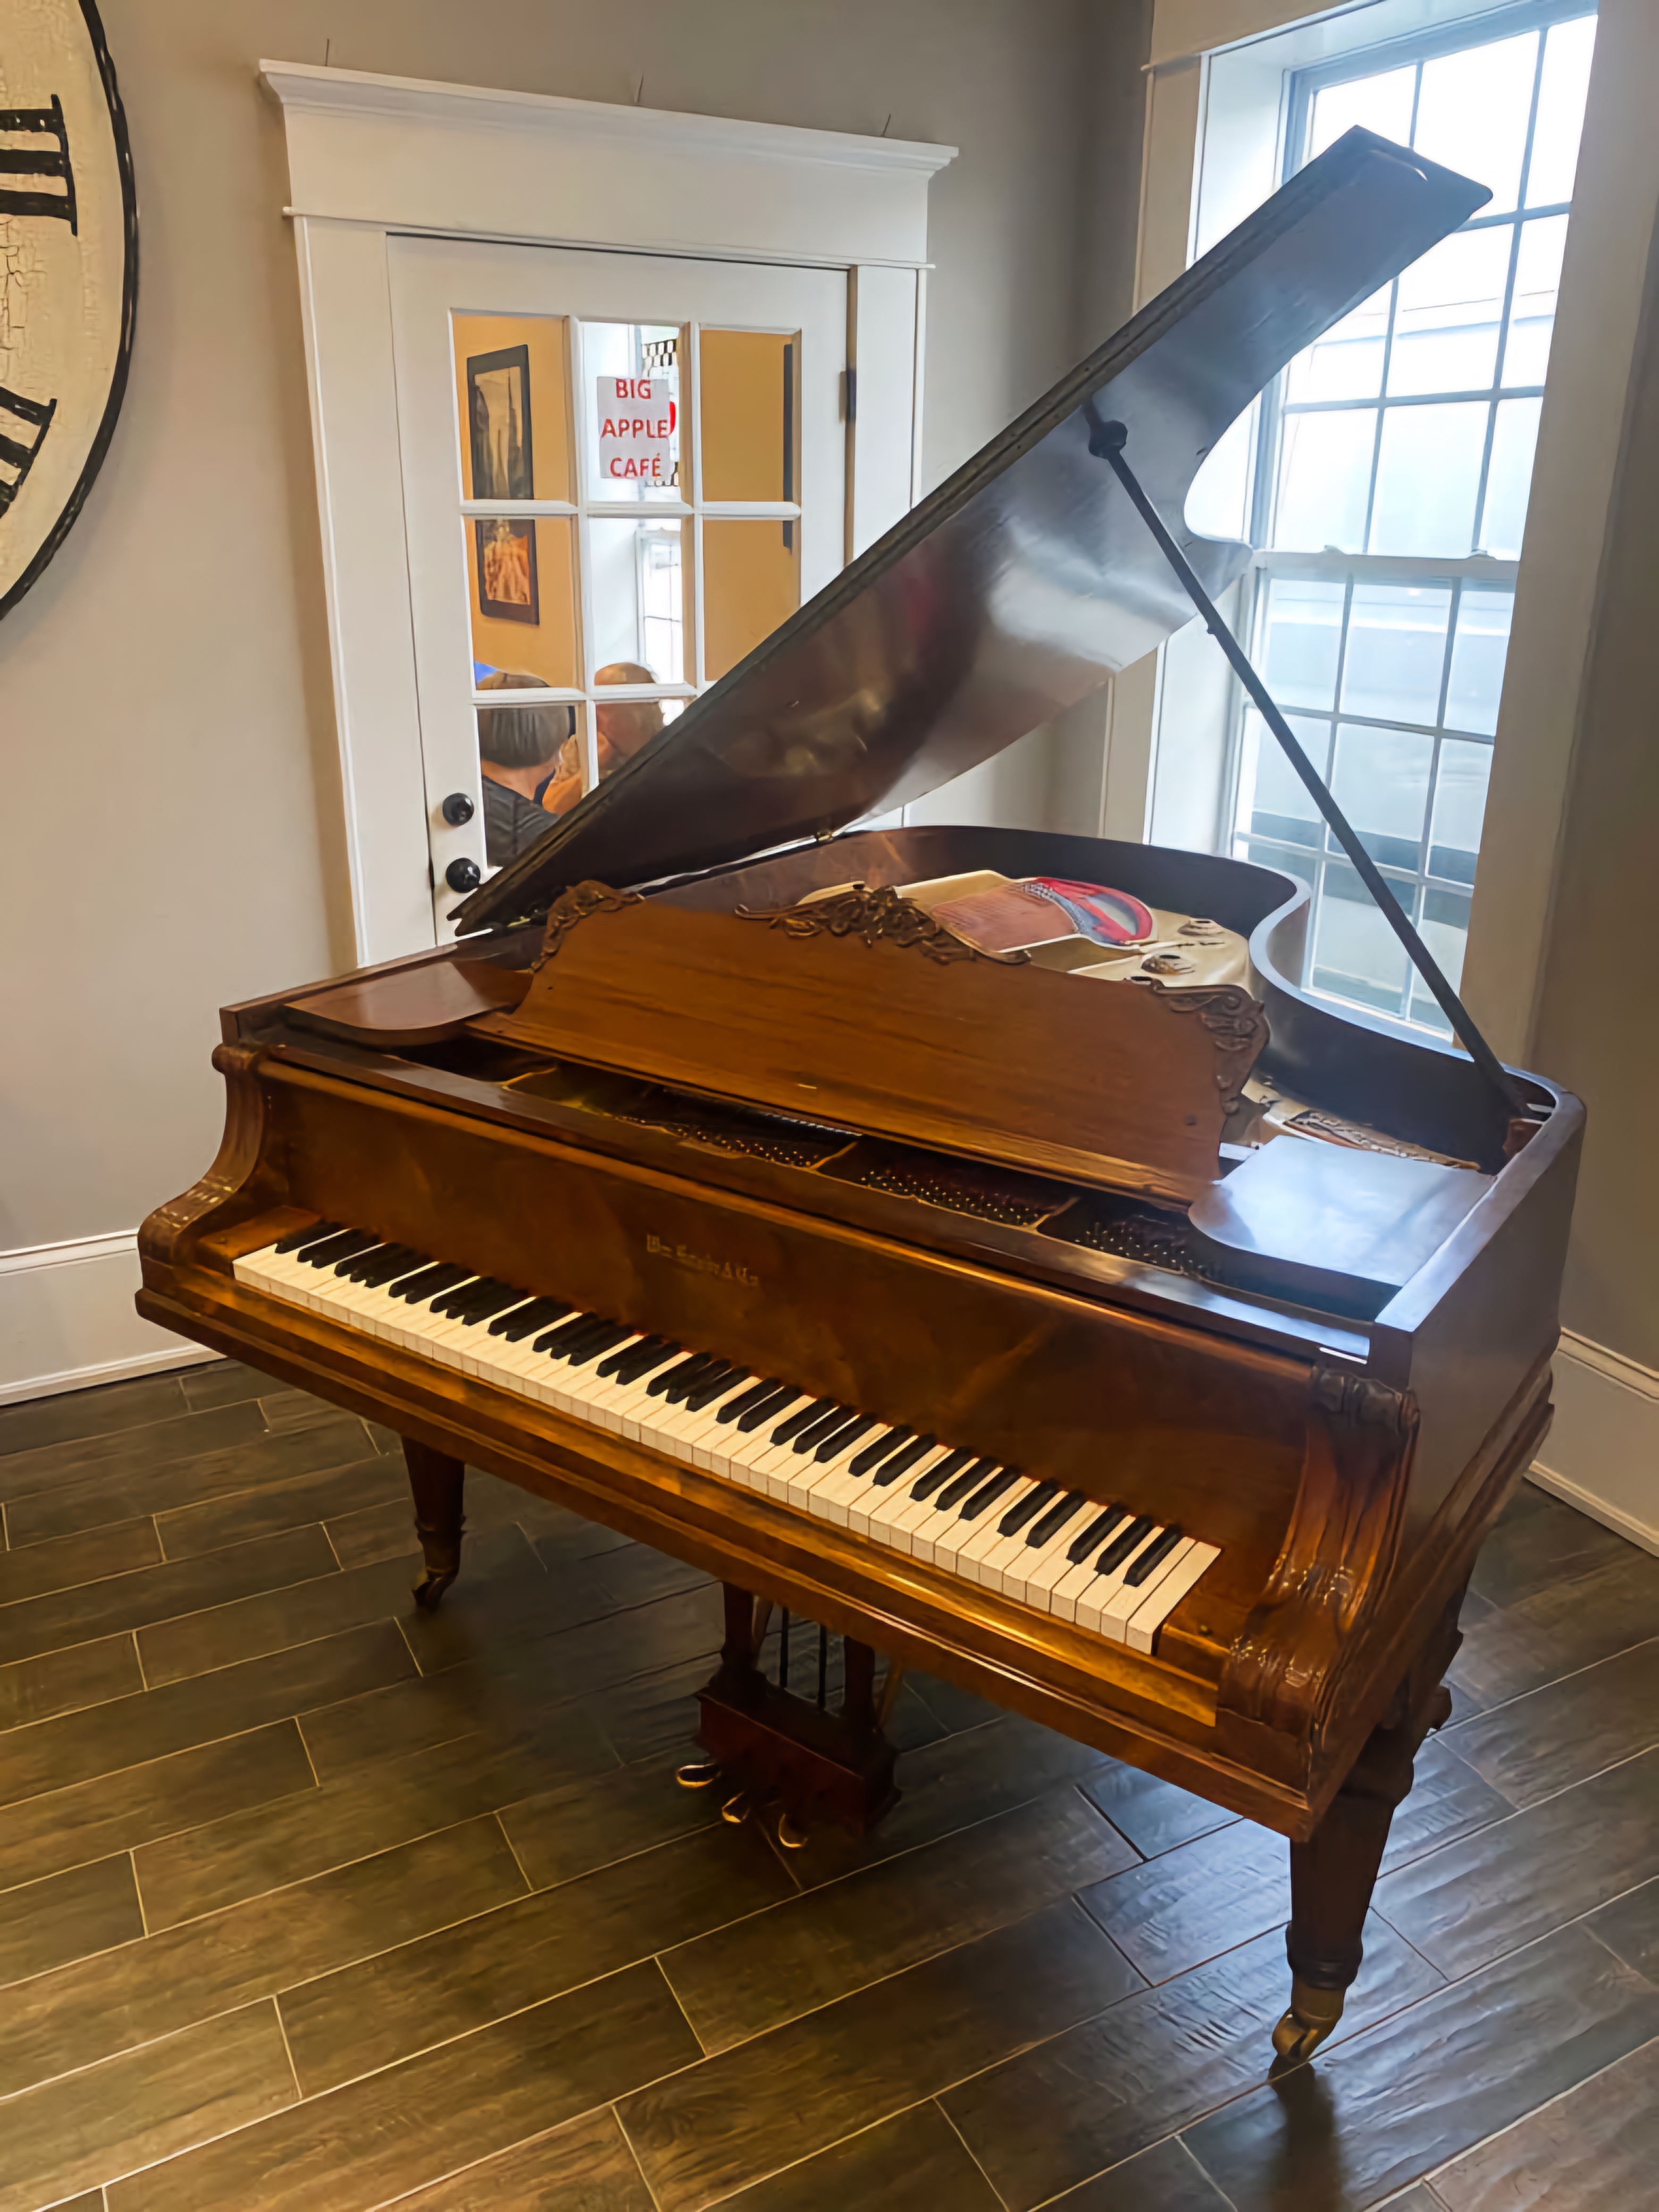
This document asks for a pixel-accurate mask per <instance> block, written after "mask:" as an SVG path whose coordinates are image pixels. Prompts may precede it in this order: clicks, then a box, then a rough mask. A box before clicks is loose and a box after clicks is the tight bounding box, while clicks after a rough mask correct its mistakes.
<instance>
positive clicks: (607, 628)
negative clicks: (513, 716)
mask: <svg viewBox="0 0 1659 2212" xmlns="http://www.w3.org/2000/svg"><path fill="white" fill-rule="evenodd" d="M685 530H686V526H685V524H684V523H683V522H668V521H660V522H659V521H651V522H646V521H640V522H630V521H628V520H623V519H622V518H620V517H615V518H607V517H598V518H596V519H595V520H593V521H592V522H591V523H590V524H589V525H588V562H589V568H590V572H591V573H590V574H589V578H588V586H589V589H590V592H591V593H592V608H593V661H594V677H593V680H594V682H595V684H602V685H609V684H684V682H685V681H686V680H687V678H686V653H685V586H686V560H685V551H686V545H685ZM623 671H627V672H626V673H623Z"/></svg>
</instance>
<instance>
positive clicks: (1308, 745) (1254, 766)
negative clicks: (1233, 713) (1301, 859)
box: [1241, 707, 1331, 850]
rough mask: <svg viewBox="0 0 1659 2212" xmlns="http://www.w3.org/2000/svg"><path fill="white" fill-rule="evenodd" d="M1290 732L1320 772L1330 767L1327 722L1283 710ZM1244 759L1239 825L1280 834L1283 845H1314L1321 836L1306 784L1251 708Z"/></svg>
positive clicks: (1319, 820) (1260, 832) (1257, 833)
mask: <svg viewBox="0 0 1659 2212" xmlns="http://www.w3.org/2000/svg"><path fill="white" fill-rule="evenodd" d="M1285 720H1287V721H1288V722H1289V724H1290V726H1291V736H1292V737H1293V738H1295V739H1296V740H1297V744H1299V745H1300V746H1301V748H1302V750H1303V751H1304V753H1306V755H1307V756H1308V758H1309V759H1310V761H1311V762H1312V763H1313V764H1314V767H1315V768H1316V769H1317V770H1318V772H1319V774H1320V775H1328V773H1329V770H1330V762H1329V760H1328V758H1327V757H1326V756H1327V755H1328V753H1329V751H1330V748H1331V731H1330V725H1329V723H1328V722H1311V721H1309V720H1306V719H1305V718H1304V717H1303V716H1300V715H1297V714H1287V715H1286V716H1285ZM1244 745H1245V752H1244V759H1243V776H1242V778H1241V781H1242V783H1243V787H1244V789H1245V790H1246V792H1247V793H1249V799H1248V801H1247V804H1246V806H1245V808H1244V810H1243V811H1244V825H1243V826H1244V827H1245V828H1246V829H1249V831H1250V832H1251V833H1252V834H1253V835H1254V836H1257V837H1279V838H1282V839H1283V840H1284V842H1285V843H1286V844H1287V845H1302V846H1306V847H1308V848H1310V849H1311V850H1317V848H1318V847H1319V846H1320V845H1321V844H1322V842H1323V840H1324V835H1325V832H1324V826H1323V820H1322V816H1321V814H1320V812H1319V810H1318V808H1317V807H1316V805H1314V803H1313V801H1312V799H1310V798H1309V796H1308V789H1307V786H1306V785H1305V784H1304V782H1303V781H1302V779H1301V777H1300V776H1299V775H1297V772H1296V770H1295V769H1293V768H1292V767H1291V764H1290V763H1289V761H1287V760H1286V759H1285V755H1284V753H1283V752H1282V751H1281V750H1280V749H1279V740H1278V739H1277V738H1275V737H1274V736H1273V733H1272V732H1271V731H1270V730H1269V729H1268V728H1267V725H1266V724H1265V723H1264V722H1263V721H1262V720H1261V716H1260V715H1259V714H1257V713H1256V711H1255V708H1254V707H1251V708H1247V709H1246V711H1245V715H1244Z"/></svg>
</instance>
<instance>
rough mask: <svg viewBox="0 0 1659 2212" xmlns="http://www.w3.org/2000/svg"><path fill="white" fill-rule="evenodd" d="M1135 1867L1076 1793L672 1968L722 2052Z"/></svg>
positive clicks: (877, 1870)
mask: <svg viewBox="0 0 1659 2212" xmlns="http://www.w3.org/2000/svg"><path fill="white" fill-rule="evenodd" d="M808 1850H811V1846H810V1845H809V1846H808ZM1134 1863H1136V1861H1135V1858H1134V1854H1133V1850H1132V1849H1131V1847H1130V1846H1129V1845H1128V1844H1126V1843H1125V1842H1124V1840H1123V1838H1121V1836H1120V1835H1119V1834H1118V1833H1117V1831H1116V1830H1115V1828H1112V1827H1109V1826H1108V1825H1107V1824H1106V1822H1105V1821H1104V1820H1102V1818H1101V1817H1100V1815H1099V1814H1097V1812H1096V1811H1095V1810H1094V1808H1092V1806H1091V1805H1089V1804H1088V1803H1086V1802H1085V1800H1084V1799H1083V1798H1082V1797H1080V1796H1079V1794H1078V1792H1077V1791H1076V1790H1074V1789H1073V1788H1072V1787H1071V1786H1070V1784H1065V1785H1062V1787H1061V1788H1060V1789H1059V1790H1054V1791H1052V1792H1051V1793H1050V1794H1049V1795H1048V1796H1044V1797H1041V1798H1039V1799H1038V1800H1037V1801H1036V1803H1035V1804H1032V1805H1028V1806H1025V1807H1023V1808H1021V1809H1020V1810H1019V1811H1018V1812H1013V1813H1004V1814H1000V1816H999V1817H998V1818H997V1819H995V1820H986V1821H983V1822H981V1824H980V1825H979V1826H976V1827H971V1828H966V1829H963V1831H961V1832H960V1833H958V1834H957V1835H954V1836H951V1837H949V1838H946V1839H945V1841H944V1842H943V1843H938V1844H930V1845H928V1846H927V1848H926V1849H925V1850H921V1851H919V1852H915V1853H913V1854H910V1855H908V1856H907V1857H903V1858H898V1859H890V1860H888V1861H887V1862H886V1863H884V1864H880V1865H877V1866H872V1867H868V1868H866V1869H864V1871H863V1872H861V1873H859V1874H854V1875H848V1878H847V1879H846V1880H845V1881H837V1882H831V1883H829V1884H827V1885H826V1886H825V1887H822V1888H819V1889H815V1890H811V1891H809V1892H808V1893H807V1894H806V1895H805V1896H804V1897H797V1898H794V1899H792V1900H791V1901H790V1902H788V1903H787V1904H781V1905H776V1906H775V1907H774V1908H773V1910H772V1911H769V1912H763V1913H760V1914H758V1915H757V1917H755V1918H753V1919H750V1920H745V1921H742V1922H740V1923H738V1925H737V1926H736V1927H730V1928H723V1929H719V1930H717V1931H716V1932H714V1933H713V1934H710V1935H707V1936H701V1937H699V1939H698V1940H696V1942H691V1943H689V1944H686V1945H684V1946H683V1947H682V1948H679V1949H678V1950H673V1951H664V1952H663V1953H662V1954H661V1964H662V1970H663V1972H664V1973H665V1974H666V1975H667V1977H668V1981H669V1986H670V1987H671V1989H672V1990H673V1992H674V1994H675V1996H677V1997H678V1999H679V2001H680V2002H681V2004H682V2005H684V2008H685V2015H686V2018H687V2019H688V2020H689V2021H690V2023H691V2025H692V2027H694V2028H695V2029H696V2033H697V2039H698V2041H699V2042H700V2043H701V2044H702V2047H703V2049H704V2050H705V2051H725V2050H726V2049H728V2048H729V2047H730V2046H731V2045H732V2044H734V2043H741V2042H743V2041H744V2040H745V2039H747V2038H748V2037H750V2036H751V2035H760V2034H763V2033H766V2031H767V2030H768V2029H770V2028H775V2027H781V2025H782V2024H783V2023H784V2022H785V2021H790V2020H794V2019H796V2018H798V2017H799V2015H801V2014H802V2013H805V2012H811V2011H813V2010H814V2009H816V2008H817V2007H818V2006H820V2005H825V2004H832V2003H834V2002H836V1999H837V1998H839V1997H844V1996H849V1995H850V1994H851V1993H852V1992H853V1991H854V1990H860V1989H864V1988H866V1987H867V1986H868V1985H869V1984H871V1983H872V1982H876V1981H879V1980H880V1979H881V1978H883V1977H884V1975H888V1974H892V1973H896V1972H901V1971H902V1969H903V1968H904V1967H906V1966H915V1965H917V1964H919V1963H920V1962H921V1960H924V1959H929V1958H933V1957H934V1956H935V1955H936V1954H938V1953H939V1952H941V1951H945V1950H949V1949H951V1948H953V1947H954V1946H955V1945H957V1944H959V1943H966V1942H972V1941H973V1940H974V1938H975V1937H976V1936H983V1935H987V1934H988V1933H989V1932H990V1930H991V1929H994V1928H1001V1927H1004V1926H1006V1924H1007V1923H1009V1922H1010V1921H1012V1920H1022V1919H1024V1918H1026V1917H1029V1915H1030V1914H1031V1913H1032V1912H1034V1911H1039V1910H1040V1909H1041V1908H1042V1906H1044V1905H1050V1904H1052V1903H1054V1901H1055V1900H1056V1899H1060V1898H1062V1897H1065V1896H1067V1895H1068V1894H1069V1893H1070V1892H1071V1891H1072V1890H1073V1888H1074V1887H1078V1886H1079V1885H1081V1884H1083V1883H1085V1882H1089V1881H1098V1880H1100V1879H1101V1878H1103V1876H1105V1875H1109V1874H1112V1873H1114V1872H1116V1871H1120V1870H1121V1869H1123V1868H1124V1867H1126V1866H1130V1865H1133V1864H1134Z"/></svg>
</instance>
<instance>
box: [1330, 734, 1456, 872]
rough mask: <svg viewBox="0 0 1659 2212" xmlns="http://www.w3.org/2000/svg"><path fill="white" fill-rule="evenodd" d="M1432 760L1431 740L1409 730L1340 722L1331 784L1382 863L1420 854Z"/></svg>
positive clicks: (1405, 863) (1410, 864)
mask: <svg viewBox="0 0 1659 2212" xmlns="http://www.w3.org/2000/svg"><path fill="white" fill-rule="evenodd" d="M1433 764H1434V739H1433V738H1426V737H1420V736H1419V735H1418V733H1417V732H1415V731H1413V730H1358V729H1355V728H1353V727H1352V726H1351V725H1344V726H1343V727H1342V728H1340V730H1339V731H1338V732H1337V735H1336V772H1335V774H1334V775H1333V776H1332V778H1331V789H1332V790H1333V792H1334V793H1335V794H1336V803H1337V805H1339V806H1340V808H1341V809H1342V811H1343V812H1344V813H1345V814H1346V816H1347V817H1348V819H1349V821H1350V822H1352V824H1353V826H1354V828H1355V829H1357V830H1358V833H1359V842H1360V843H1361V844H1362V845H1363V846H1364V848H1365V850H1366V851H1367V852H1368V853H1369V854H1370V856H1371V858H1372V860H1376V861H1377V862H1379V863H1380V864H1381V865H1382V866H1384V867H1392V868H1415V867H1416V866H1417V865H1418V863H1419V860H1420V859H1421V857H1422V848H1423V816H1424V811H1425V808H1426V806H1427V804H1428V797H1429V770H1430V769H1431V767H1432V766H1433ZM1355 880H1356V881H1358V878H1356V879H1355ZM1362 888H1363V886H1362ZM1365 896H1367V897H1369V896H1370V893H1369V892H1367V893H1366V894H1365Z"/></svg>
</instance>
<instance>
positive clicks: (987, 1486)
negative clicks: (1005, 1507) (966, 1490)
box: [957, 1467, 1024, 1521]
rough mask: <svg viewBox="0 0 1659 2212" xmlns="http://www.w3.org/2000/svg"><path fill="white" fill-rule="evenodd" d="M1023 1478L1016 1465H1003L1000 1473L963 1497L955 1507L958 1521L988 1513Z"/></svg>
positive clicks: (1022, 1471) (969, 1519)
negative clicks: (969, 1494)
mask: <svg viewBox="0 0 1659 2212" xmlns="http://www.w3.org/2000/svg"><path fill="white" fill-rule="evenodd" d="M1023 1480H1024V1470H1023V1469H1022V1468H1018V1467H1005V1468H1003V1470H1002V1472H1001V1474H994V1475H993V1476H992V1477H991V1480H989V1481H988V1482H987V1483H983V1484H981V1486H980V1488H979V1489H977V1490H976V1491H975V1492H974V1494H973V1496H972V1497H971V1498H964V1500H963V1503H962V1504H960V1505H958V1506H957V1520H958V1521H977V1520H978V1519H979V1517H980V1516H981V1513H988V1512H989V1511H990V1510H991V1508H992V1507H993V1506H994V1504H996V1502H997V1500H998V1499H999V1498H1006V1496H1007V1495H1008V1492H1010V1491H1011V1490H1012V1488H1013V1486H1014V1485H1015V1484H1016V1483H1017V1482H1021V1481H1023Z"/></svg>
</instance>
